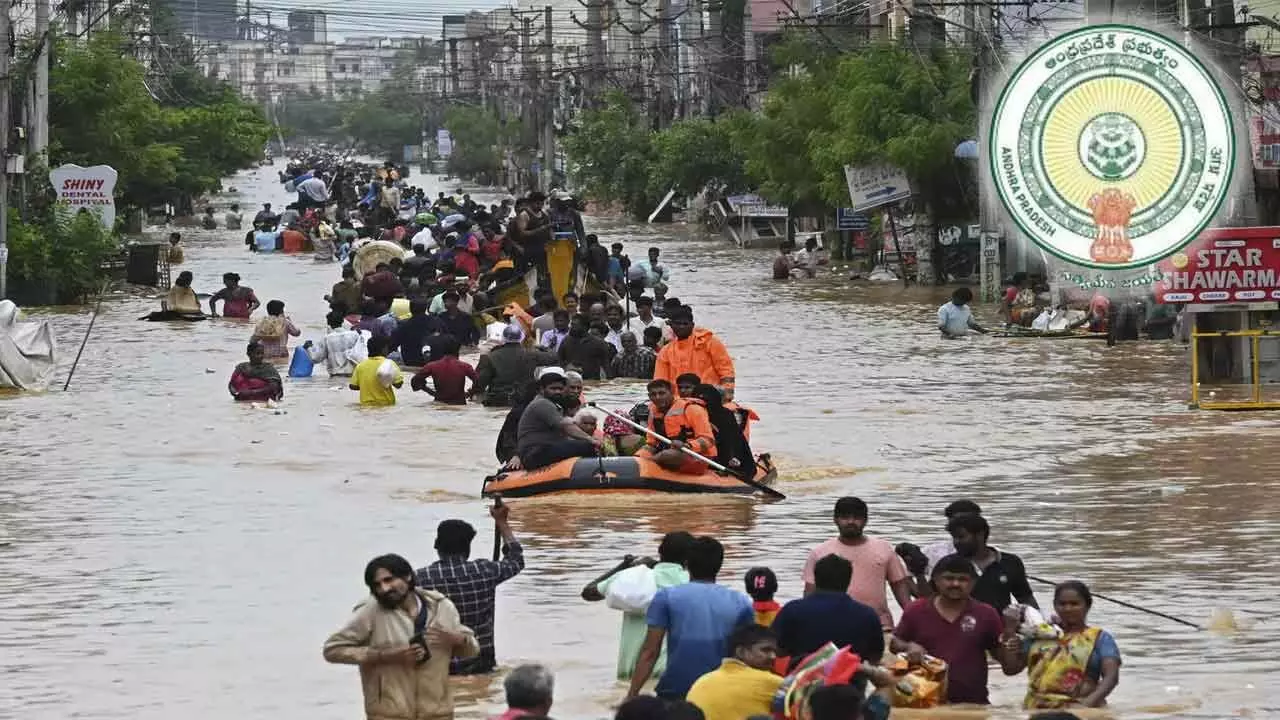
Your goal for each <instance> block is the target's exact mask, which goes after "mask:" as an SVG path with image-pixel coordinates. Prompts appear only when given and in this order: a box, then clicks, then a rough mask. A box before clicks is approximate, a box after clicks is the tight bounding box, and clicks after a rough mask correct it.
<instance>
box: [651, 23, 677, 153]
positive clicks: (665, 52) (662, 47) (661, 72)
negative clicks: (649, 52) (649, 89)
mask: <svg viewBox="0 0 1280 720" xmlns="http://www.w3.org/2000/svg"><path fill="white" fill-rule="evenodd" d="M671 23H672V21H671V0H658V46H657V47H656V48H654V53H653V64H654V73H653V74H654V75H657V79H658V122H657V127H658V128H659V129H661V128H665V127H667V125H669V124H670V123H671V116H672V106H673V100H672V98H673V97H674V94H675V93H674V92H673V83H674V78H675V68H674V67H672V63H671V44H672V42H673V39H672V37H671Z"/></svg>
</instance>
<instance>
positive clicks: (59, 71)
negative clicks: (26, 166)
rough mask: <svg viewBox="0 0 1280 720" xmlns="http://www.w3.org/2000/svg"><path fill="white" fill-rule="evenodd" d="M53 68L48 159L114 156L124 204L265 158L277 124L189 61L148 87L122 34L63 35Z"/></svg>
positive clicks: (205, 183)
mask: <svg viewBox="0 0 1280 720" xmlns="http://www.w3.org/2000/svg"><path fill="white" fill-rule="evenodd" d="M52 61H53V62H52V66H51V68H50V73H49V134H50V147H49V159H50V165H51V166H55V167H56V166H58V165H61V164H63V163H76V164H79V165H97V164H103V165H110V166H112V167H114V168H115V169H116V171H117V172H119V173H120V183H119V184H118V186H117V188H116V193H117V195H118V196H119V198H120V199H121V200H122V201H123V204H124V205H125V206H135V207H137V206H145V205H150V204H158V203H161V202H166V201H170V200H173V199H174V194H175V193H181V194H185V195H198V194H200V193H204V192H208V191H210V190H214V189H216V188H218V186H219V184H220V182H221V179H222V178H223V177H225V176H226V175H228V174H230V173H232V172H234V171H236V170H238V169H240V168H242V167H245V166H247V165H249V164H251V163H252V162H253V161H254V160H256V159H257V158H258V157H260V155H261V152H262V147H263V145H264V144H265V143H266V141H267V138H268V137H269V136H270V133H271V126H270V125H269V124H268V123H267V121H266V119H265V118H264V117H263V116H262V113H261V111H260V110H258V108H256V107H254V106H252V105H250V104H248V103H246V102H244V101H243V100H242V99H240V97H239V96H237V95H236V93H235V92H234V91H233V90H232V89H231V88H229V87H227V86H226V85H225V84H223V83H220V82H218V81H215V80H213V79H211V78H208V77H205V76H203V75H201V74H200V73H199V72H198V71H197V70H195V69H194V68H193V67H188V66H178V67H175V68H173V69H171V70H167V71H166V74H165V76H164V79H163V81H161V82H156V83H154V84H155V85H156V86H157V94H156V95H154V96H153V95H152V92H151V90H150V89H149V85H148V82H147V75H146V71H145V69H144V68H143V66H142V65H141V64H140V63H139V62H138V61H137V60H135V59H134V58H133V57H132V55H131V54H129V53H128V52H127V47H126V45H125V43H124V41H123V40H122V39H121V38H120V37H119V36H116V35H112V34H109V33H100V34H95V35H94V36H93V37H92V39H90V40H89V41H88V42H86V43H82V44H71V43H65V42H59V43H58V44H57V45H56V46H55V49H54V52H53V55H52Z"/></svg>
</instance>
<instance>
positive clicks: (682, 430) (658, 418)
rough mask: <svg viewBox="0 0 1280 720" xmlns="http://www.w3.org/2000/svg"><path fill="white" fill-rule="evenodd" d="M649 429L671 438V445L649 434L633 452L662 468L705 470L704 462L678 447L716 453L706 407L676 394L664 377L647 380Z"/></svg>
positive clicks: (690, 470) (711, 455)
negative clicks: (643, 442) (636, 450)
mask: <svg viewBox="0 0 1280 720" xmlns="http://www.w3.org/2000/svg"><path fill="white" fill-rule="evenodd" d="M649 429H650V430H651V431H653V432H655V433H657V434H659V435H661V436H663V437H665V438H667V439H669V440H671V445H667V444H666V443H665V442H663V441H661V440H659V439H657V438H655V437H654V436H652V435H650V436H649V437H648V442H647V443H646V445H645V446H644V447H643V448H641V449H640V450H639V451H638V452H637V453H636V456H638V457H647V458H651V459H652V460H653V461H654V462H656V463H658V465H660V466H661V467H662V468H664V469H666V470H670V471H672V472H679V473H688V474H690V475H697V474H700V473H703V472H706V470H707V465H706V463H703V462H701V461H700V460H695V459H694V458H693V457H691V456H689V455H686V454H685V453H683V452H681V451H680V448H682V447H687V448H689V449H690V450H692V451H694V452H696V453H698V454H699V455H701V456H703V457H715V456H716V440H715V431H714V430H712V429H711V420H710V419H709V418H708V417H707V410H706V408H704V407H703V406H702V405H701V404H699V403H697V402H689V401H687V400H681V399H679V398H677V397H676V396H675V393H674V391H673V390H672V387H671V383H669V382H667V381H666V380H656V379H655V380H651V381H650V382H649Z"/></svg>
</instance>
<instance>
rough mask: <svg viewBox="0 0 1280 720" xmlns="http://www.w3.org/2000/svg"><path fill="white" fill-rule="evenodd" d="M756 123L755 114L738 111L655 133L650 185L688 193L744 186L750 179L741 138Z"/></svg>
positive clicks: (652, 189) (721, 190)
mask: <svg viewBox="0 0 1280 720" xmlns="http://www.w3.org/2000/svg"><path fill="white" fill-rule="evenodd" d="M754 125H755V118H754V116H752V115H751V114H750V113H747V112H742V111H739V112H734V113H730V114H727V115H720V116H718V117H716V118H696V119H692V120H686V121H684V122H678V123H676V124H674V125H672V126H671V127H669V128H667V129H666V130H662V131H660V132H656V133H654V134H653V140H652V143H653V154H654V162H653V168H652V171H651V177H650V188H649V189H650V190H651V191H653V192H656V193H665V192H666V191H667V189H668V188H670V187H675V189H676V191H677V192H680V193H683V194H685V195H695V194H697V193H699V192H701V191H702V189H703V188H705V187H708V186H710V187H711V189H712V191H713V192H716V193H722V192H725V191H733V190H742V189H745V188H746V187H748V184H749V180H748V178H747V175H746V171H745V165H746V159H747V158H746V152H745V150H746V146H745V144H744V143H743V142H742V139H743V138H744V137H749V136H750V135H751V133H752V132H753V131H754Z"/></svg>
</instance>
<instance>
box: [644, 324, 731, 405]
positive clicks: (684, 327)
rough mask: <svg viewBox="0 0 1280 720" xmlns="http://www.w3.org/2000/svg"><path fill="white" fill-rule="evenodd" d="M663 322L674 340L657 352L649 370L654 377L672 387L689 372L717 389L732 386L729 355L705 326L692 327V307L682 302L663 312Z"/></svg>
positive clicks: (722, 344)
mask: <svg viewBox="0 0 1280 720" xmlns="http://www.w3.org/2000/svg"><path fill="white" fill-rule="evenodd" d="M667 325H669V326H670V327H671V332H672V333H673V334H674V335H675V339H674V340H672V341H671V342H669V343H667V344H666V345H663V346H662V349H661V350H659V351H658V361H657V364H656V365H655V366H654V369H653V377H654V379H655V380H666V381H667V382H669V383H671V385H672V387H675V384H676V378H678V377H680V376H681V375H683V374H684V373H693V374H694V375H697V376H698V378H699V379H700V380H701V381H702V382H704V383H706V384H708V385H715V386H717V387H719V388H720V389H721V390H726V389H732V388H733V386H734V382H735V378H734V370H733V358H731V357H729V351H728V350H726V349H725V347H724V343H722V342H720V340H719V339H718V338H717V337H716V336H715V335H714V334H713V333H712V332H711V331H710V330H707V329H706V328H700V327H694V325H693V310H692V309H691V308H690V307H689V306H687V305H685V306H682V307H679V308H676V309H675V310H673V311H671V313H670V314H669V315H667Z"/></svg>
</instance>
